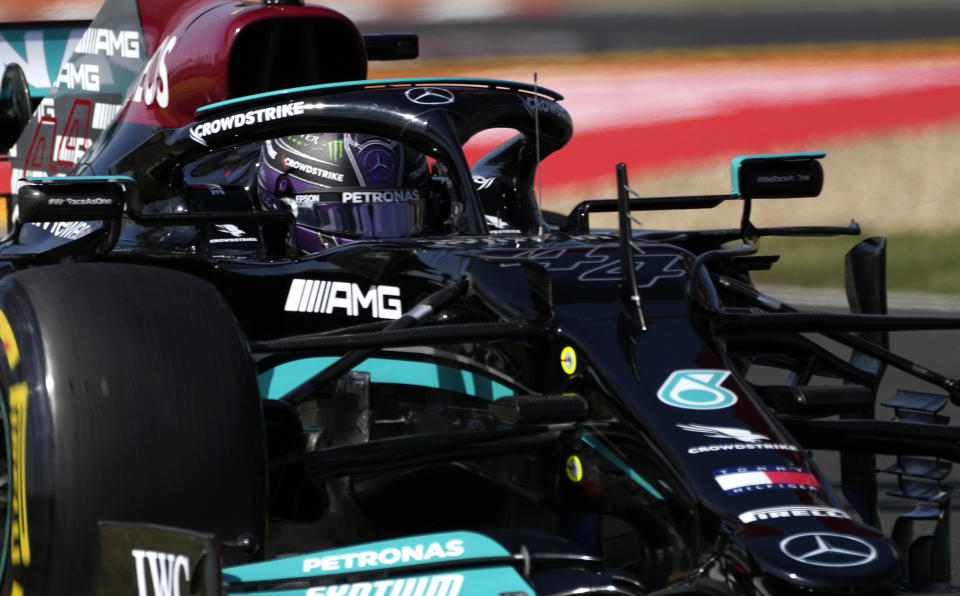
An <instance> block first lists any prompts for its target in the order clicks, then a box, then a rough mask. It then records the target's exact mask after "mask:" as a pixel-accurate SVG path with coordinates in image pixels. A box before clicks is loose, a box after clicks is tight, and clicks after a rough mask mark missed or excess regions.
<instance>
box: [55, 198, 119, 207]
mask: <svg viewBox="0 0 960 596" xmlns="http://www.w3.org/2000/svg"><path fill="white" fill-rule="evenodd" d="M47 204H48V205H56V206H58V207H61V206H64V205H66V206H68V207H89V206H100V205H114V204H115V202H114V201H113V200H112V199H105V198H103V197H82V198H79V199H75V198H73V197H50V198H49V199H47Z"/></svg>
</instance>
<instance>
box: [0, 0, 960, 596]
mask: <svg viewBox="0 0 960 596" xmlns="http://www.w3.org/2000/svg"><path fill="white" fill-rule="evenodd" d="M71 39H73V41H74V42H75V48H76V49H75V50H74V51H73V52H72V54H69V55H68V56H67V57H66V58H65V59H64V60H63V62H62V63H61V66H60V70H59V75H58V76H57V78H56V82H55V83H54V84H53V85H52V87H53V88H52V89H51V91H50V93H49V94H47V95H46V97H45V98H43V99H42V100H40V101H39V103H37V98H35V97H33V98H32V97H31V89H32V87H31V85H30V84H29V81H28V80H27V76H26V75H25V74H24V71H23V70H22V69H20V68H17V67H10V68H8V69H7V71H6V72H5V74H4V83H3V91H2V93H0V114H2V124H3V127H2V131H3V132H4V135H5V136H4V142H5V145H6V146H12V149H11V151H10V155H11V164H12V185H13V190H14V197H13V209H12V218H11V219H12V221H11V224H10V233H9V235H8V236H7V237H6V238H5V239H4V240H3V242H2V245H0V261H2V264H3V266H2V269H0V338H2V340H3V350H4V353H3V357H2V358H0V360H2V364H0V386H2V391H3V395H4V399H3V400H2V402H0V404H2V409H0V413H2V419H3V439H4V440H3V442H2V446H3V454H4V457H2V458H0V468H2V472H3V473H2V478H3V483H2V495H3V499H2V501H0V502H2V503H3V512H4V513H3V514H4V519H5V520H6V524H5V532H4V540H3V552H2V567H0V572H2V578H3V579H2V582H3V583H2V586H3V593H4V594H15V595H27V596H32V595H36V594H91V593H93V594H111V595H112V594H131V593H134V594H138V595H139V596H148V595H161V594H162V595H175V594H240V593H256V594H271V595H287V594H290V595H292V594H302V595H304V594H305V595H312V596H318V595H321V594H327V595H334V594H338V595H350V596H413V595H418V596H419V595H424V596H427V595H429V596H457V595H467V594H478V595H479V594H483V595H489V594H500V595H520V594H527V595H532V594H547V595H549V594H553V595H560V594H601V593H603V594H744V595H781V594H892V593H896V592H898V591H913V592H917V591H924V590H927V591H937V590H939V591H943V590H948V589H950V581H951V557H950V513H951V507H950V495H951V489H950V487H949V486H948V485H947V484H946V483H945V481H946V478H947V475H948V473H949V471H950V468H951V465H952V464H951V462H954V461H960V442H958V441H960V430H958V429H956V428H955V427H952V426H950V425H949V424H948V418H947V417H946V416H945V415H944V414H943V413H942V412H941V410H942V409H943V408H944V407H945V406H946V405H947V404H948V403H949V402H953V403H958V401H960V386H958V382H957V380H956V379H953V378H950V377H948V376H945V375H942V374H939V373H937V372H935V371H933V370H930V369H928V368H926V367H923V366H921V365H919V364H917V363H914V362H911V361H910V360H908V359H906V358H904V357H902V356H899V355H896V354H894V353H891V352H890V351H889V349H888V341H887V335H888V333H889V332H891V331H897V330H911V329H956V328H960V319H956V318H946V317H943V318H932V317H902V316H890V315H887V314H886V298H885V287H884V285H885V281H884V250H885V247H884V242H883V240H882V239H878V238H872V239H868V240H865V241H863V242H861V243H859V244H857V245H856V246H855V247H854V248H853V249H852V250H851V251H850V253H849V254H848V255H847V257H846V258H847V265H848V267H847V290H848V297H849V299H850V306H851V312H850V313H846V314H831V313H819V312H800V311H798V310H796V309H794V308H792V307H791V306H789V305H787V304H785V303H783V302H781V301H778V300H776V299H775V298H773V297H771V296H768V295H766V294H764V293H762V292H760V291H759V290H758V289H757V288H756V286H755V285H754V284H753V283H752V281H751V273H752V272H753V271H755V270H759V269H764V268H769V267H771V266H772V265H773V264H774V262H775V261H776V260H777V257H776V256H775V255H762V254H757V253H756V247H755V246H754V244H752V243H751V242H750V241H751V240H754V239H756V238H757V237H761V236H772V235H793V236H824V235H833V234H857V233H858V232H859V230H858V229H857V227H856V225H855V224H851V225H850V226H849V227H778V228H756V227H755V226H753V225H752V224H751V222H750V205H751V202H752V201H753V200H758V199H785V198H791V197H804V196H816V195H817V194H818V193H819V192H820V189H821V186H822V182H823V173H822V169H821V166H820V161H819V160H820V158H821V157H823V155H822V154H819V153H797V154H786V155H760V156H746V157H740V158H737V159H735V160H734V161H733V164H732V191H731V192H730V193H728V194H720V195H704V196H681V197H658V198H639V197H636V196H634V193H632V191H631V190H630V187H629V184H628V180H627V175H626V167H625V166H624V165H623V164H619V165H616V167H614V166H615V164H611V174H615V175H616V188H617V196H616V198H610V199H595V200H586V201H584V202H582V203H581V204H579V205H578V206H577V207H576V208H575V209H574V210H573V211H572V212H571V213H570V214H569V215H567V216H559V215H557V214H554V213H548V212H545V211H542V210H541V209H540V208H539V207H538V204H537V198H536V196H535V192H534V180H535V176H536V170H537V166H538V164H539V162H540V160H542V159H548V158H549V155H550V154H551V153H553V152H554V151H556V150H558V149H560V148H561V147H562V146H563V145H564V144H565V143H566V142H567V141H568V140H569V139H570V137H571V135H572V130H573V129H572V124H571V121H570V117H569V115H568V114H567V112H566V111H565V110H564V108H563V107H562V105H561V104H560V103H559V100H561V99H562V97H561V96H560V95H559V94H557V93H555V92H553V91H551V90H548V89H544V88H540V87H536V86H533V85H528V84H524V83H515V82H509V81H501V80H489V79H465V78H435V79H389V80H367V79H366V74H367V71H366V66H367V60H368V59H380V58H400V57H411V56H414V55H415V54H416V38H415V37H414V36H412V35H405V34H404V35H399V34H398V35H381V36H363V35H361V34H360V33H359V32H358V30H357V29H356V27H355V26H354V25H353V23H352V22H350V21H349V20H348V19H347V18H346V17H344V16H343V15H341V14H339V13H337V12H334V11H331V10H327V9H324V8H320V7H307V6H298V5H284V4H272V5H259V4H244V3H237V2H221V1H205V0H196V1H191V2H182V3H181V2H145V1H141V2H140V3H139V4H137V3H134V2H132V1H130V0H107V3H106V5H105V6H104V8H103V10H102V11H101V13H100V14H99V16H98V17H97V18H96V19H95V20H94V21H93V22H92V23H91V24H90V25H89V27H88V28H86V29H85V31H84V32H83V33H82V34H79V35H78V36H76V37H72V38H71ZM71 47H72V45H71ZM34 92H35V89H34ZM34 94H36V93H34ZM33 108H35V109H33ZM31 110H32V111H31ZM492 128H500V129H503V128H506V129H511V130H513V131H514V136H512V138H510V139H509V140H507V141H506V142H504V143H503V144H501V145H500V146H499V147H497V148H496V149H495V150H493V151H492V152H490V153H489V154H487V155H485V156H484V157H482V158H480V159H478V160H476V161H475V163H473V164H472V165H471V164H469V163H468V161H467V159H466V158H465V156H464V152H463V149H462V146H463V144H464V143H465V142H466V141H467V140H468V139H470V138H471V137H473V136H474V135H475V134H477V133H478V132H481V131H484V130H487V129H492ZM328 133H337V134H339V133H350V134H356V135H367V136H368V137H375V138H382V139H388V140H390V141H391V142H398V143H402V144H403V146H404V147H407V148H410V149H411V150H413V151H415V152H418V153H419V154H421V155H423V156H425V157H424V163H425V164H429V175H428V176H426V177H425V179H424V180H423V182H422V183H420V184H419V185H418V186H417V187H416V188H414V189H410V188H384V187H380V186H370V185H363V184H361V185H360V186H359V187H357V188H351V189H342V188H336V187H333V188H326V187H320V188H314V189H313V190H312V191H310V192H307V193H304V194H302V195H301V194H291V195H289V196H284V197H281V198H282V199H284V200H282V201H276V202H268V201H266V200H265V199H264V197H263V196H262V192H263V189H262V188H261V187H260V186H259V185H258V184H257V182H256V181H257V176H258V172H259V171H260V169H261V168H262V167H263V161H264V159H265V158H264V157H263V155H264V154H263V153H262V148H263V147H264V146H266V144H268V143H270V141H271V140H272V139H278V138H304V135H306V136H309V135H323V134H328ZM14 143H15V144H14ZM273 150H274V151H276V150H277V149H276V148H274V149H273ZM326 150H327V151H328V152H329V153H328V157H329V158H330V159H331V160H335V159H336V158H337V156H340V158H343V157H342V156H343V151H344V147H343V146H342V145H337V144H336V143H335V142H333V144H331V145H330V146H329V147H327V148H326ZM378 155H379V157H377V158H376V159H375V162H371V163H372V165H369V171H370V172H373V171H374V170H376V169H377V168H383V169H385V170H389V169H391V168H393V167H394V166H395V165H396V163H395V162H391V161H390V160H389V159H387V157H384V156H387V155H388V154H386V153H381V154H378ZM368 157H369V155H368ZM370 159H374V158H373V157H371V158H370ZM284 163H285V164H286V167H289V168H291V169H297V168H298V167H300V166H302V165H303V164H302V163H299V165H297V163H295V159H294V158H291V159H290V160H288V161H284ZM325 175H327V176H328V177H330V176H334V175H335V174H329V173H328V174H325ZM278 180H279V178H278ZM278 184H279V182H278ZM734 200H736V201H740V202H742V204H743V207H744V210H743V217H742V221H741V223H740V225H739V226H738V227H733V228H730V229H716V230H649V229H644V228H637V227H636V226H634V225H632V223H631V222H632V216H631V213H632V212H636V211H644V210H669V209H691V208H711V207H713V206H716V205H718V204H720V203H722V202H725V201H734ZM598 212H614V213H616V214H617V220H616V221H617V222H618V227H617V228H616V229H596V228H595V227H593V226H591V215H592V214H595V213H598ZM308 214H309V215H311V217H312V218H313V219H309V221H307V219H305V216H306V215H308ZM334 228H336V231H337V234H338V235H339V236H337V238H336V239H334V240H331V239H330V237H331V231H332V230H333V229H334ZM324 238H326V239H327V240H326V241H325V243H324V244H323V246H320V247H317V248H311V247H310V245H309V242H311V241H313V242H316V241H317V239H324ZM838 346H839V347H838ZM894 368H895V369H899V370H903V371H906V372H908V373H909V374H911V375H913V376H915V377H917V378H918V379H921V380H922V381H924V382H926V383H928V384H929V385H930V386H931V392H929V393H927V392H919V391H912V390H911V391H900V392H897V393H896V394H895V395H893V396H883V397H881V398H879V399H882V400H884V401H883V405H885V406H888V410H889V412H890V414H891V415H892V418H893V419H892V420H886V419H884V420H880V419H877V416H876V412H875V407H876V406H877V405H878V395H877V394H878V387H879V385H880V380H881V379H882V378H883V376H884V373H885V371H886V370H887V369H894ZM812 450H817V451H816V453H818V454H819V453H821V452H828V451H836V452H839V454H840V456H839V457H840V462H841V466H840V468H841V472H840V474H839V477H838V478H832V479H831V478H828V476H827V475H825V474H824V473H822V472H821V470H820V468H819V467H818V464H817V460H816V459H815V458H814V455H813V451H812ZM878 453H879V454H887V455H891V456H895V458H894V459H893V460H892V461H893V462H894V463H892V464H891V465H890V466H889V467H886V468H884V469H883V470H882V471H880V472H877V470H876V454H878ZM878 473H880V474H884V475H886V476H887V477H889V478H893V479H895V481H896V487H897V488H896V491H895V492H896V493H897V494H898V495H899V496H900V497H903V498H904V499H906V500H907V502H911V503H914V504H915V505H916V506H915V507H914V508H913V509H909V510H906V509H905V510H904V511H905V512H904V513H903V514H902V515H900V516H899V517H898V518H897V519H896V520H895V522H894V523H893V525H892V527H887V528H886V530H887V531H886V532H885V531H884V528H883V527H882V526H883V524H882V523H881V520H882V518H881V516H880V514H879V512H878V502H879V497H878V492H879V491H878V488H877V487H878V482H877V474H878ZM831 480H832V481H833V482H831ZM888 526H889V524H888Z"/></svg>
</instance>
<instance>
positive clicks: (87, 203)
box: [17, 176, 133, 223]
mask: <svg viewBox="0 0 960 596" xmlns="http://www.w3.org/2000/svg"><path fill="white" fill-rule="evenodd" d="M124 182H127V183H130V184H132V183H133V180H132V179H126V178H121V177H100V176H89V177H87V176H77V177H60V178H27V179H26V184H24V185H23V186H21V187H20V190H19V192H18V193H17V209H18V211H19V218H20V221H21V222H23V223H38V222H45V221H95V220H106V219H113V218H116V217H120V215H121V214H122V213H123V208H124V186H123V185H124Z"/></svg>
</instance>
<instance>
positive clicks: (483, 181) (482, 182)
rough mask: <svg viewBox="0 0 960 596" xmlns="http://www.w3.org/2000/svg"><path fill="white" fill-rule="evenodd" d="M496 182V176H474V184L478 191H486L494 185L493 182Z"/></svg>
mask: <svg viewBox="0 0 960 596" xmlns="http://www.w3.org/2000/svg"><path fill="white" fill-rule="evenodd" d="M495 180H496V177H494V176H490V177H487V176H474V177H473V183H474V184H476V185H477V190H486V189H488V188H490V186H492V185H493V182H494V181H495Z"/></svg>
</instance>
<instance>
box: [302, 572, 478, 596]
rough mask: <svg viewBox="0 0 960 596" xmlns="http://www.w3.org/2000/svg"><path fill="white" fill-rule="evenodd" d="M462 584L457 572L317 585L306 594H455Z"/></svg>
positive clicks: (326, 595) (346, 595)
mask: <svg viewBox="0 0 960 596" xmlns="http://www.w3.org/2000/svg"><path fill="white" fill-rule="evenodd" d="M462 586H463V576H462V575H460V574H459V573H445V574H443V575H428V576H424V577H410V578H402V579H382V580H379V581H372V582H356V583H352V584H339V585H332V586H318V587H316V588H310V589H309V590H307V592H306V594H307V596H387V595H388V594H403V596H457V595H458V594H460V588H461V587H462Z"/></svg>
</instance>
